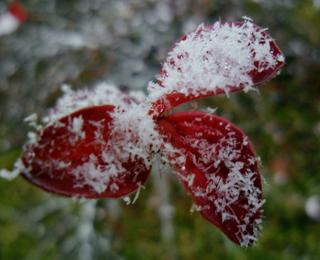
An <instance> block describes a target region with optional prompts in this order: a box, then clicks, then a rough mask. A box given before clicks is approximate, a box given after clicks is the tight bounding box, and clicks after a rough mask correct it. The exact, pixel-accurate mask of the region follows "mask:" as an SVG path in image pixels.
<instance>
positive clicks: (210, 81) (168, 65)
mask: <svg viewBox="0 0 320 260" xmlns="http://www.w3.org/2000/svg"><path fill="white" fill-rule="evenodd" d="M264 31H265V30H263V29H257V27H256V26H255V25H254V24H253V23H252V21H251V19H248V18H245V19H244V22H243V24H242V25H237V26H236V25H232V24H231V23H221V22H217V23H215V24H213V25H212V27H210V26H206V25H204V24H201V25H200V26H199V27H198V28H197V29H196V31H194V32H192V33H190V34H188V35H186V38H185V39H182V40H180V41H179V42H178V43H176V45H175V46H174V48H173V49H172V50H171V52H170V53H169V55H168V58H167V60H166V62H165V63H164V65H163V73H162V74H161V75H159V76H158V78H157V80H158V83H153V82H150V83H149V86H148V91H149V93H150V99H151V100H154V99H158V98H159V97H161V96H163V95H164V94H167V93H170V92H174V91H176V92H180V93H184V94H186V95H188V94H192V95H195V96H198V95H200V94H201V93H206V92H208V91H213V92H215V91H217V90H218V89H220V90H221V89H222V90H223V91H224V92H225V93H226V94H227V93H228V92H229V91H230V88H231V87H240V86H241V87H243V88H244V90H249V89H252V87H253V82H252V79H251V77H250V76H249V73H250V72H251V71H252V70H254V69H256V70H258V71H262V70H265V69H268V68H273V67H274V66H275V65H276V64H277V61H281V60H283V59H284V58H283V56H282V55H279V56H277V57H275V56H274V55H273V54H272V53H271V52H270V42H271V41H272V39H271V38H270V37H269V36H266V34H265V33H264ZM256 62H258V64H259V65H258V67H257V64H255V63H256ZM159 82H160V83H159Z"/></svg>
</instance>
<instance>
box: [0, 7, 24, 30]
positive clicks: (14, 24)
mask: <svg viewBox="0 0 320 260" xmlns="http://www.w3.org/2000/svg"><path fill="white" fill-rule="evenodd" d="M19 25H20V22H19V20H18V19H17V18H16V17H15V16H14V15H12V14H11V13H9V12H7V13H4V14H2V15H0V36H1V35H7V34H11V33H13V32H14V31H15V30H17V29H18V27H19Z"/></svg>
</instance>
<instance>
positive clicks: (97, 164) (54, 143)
mask: <svg viewBox="0 0 320 260" xmlns="http://www.w3.org/2000/svg"><path fill="white" fill-rule="evenodd" d="M114 110H115V107H114V106H110V105H105V106H93V107H88V108H85V109H82V110H79V111H77V112H74V113H72V114H70V115H67V116H65V117H63V118H61V119H59V120H58V121H56V122H54V123H51V124H50V125H48V126H47V127H45V128H44V129H43V130H42V131H41V133H40V134H39V136H38V138H37V139H36V140H34V142H31V143H29V144H27V145H26V148H25V152H24V153H23V155H22V161H23V163H24V165H25V168H26V170H25V171H24V172H23V173H22V174H23V176H24V177H25V178H26V179H27V180H29V181H30V182H31V183H33V184H35V185H37V186H39V187H40V188H42V189H45V190H47V191H50V192H53V193H57V194H61V195H65V196H72V197H86V198H100V197H112V198H113V197H120V196H124V195H127V194H128V193H130V192H132V191H134V190H136V189H138V188H139V187H140V186H141V185H142V184H143V183H144V182H145V180H146V178H147V177H148V175H149V172H150V166H149V167H147V166H146V165H145V164H144V160H143V158H140V157H138V156H132V157H129V156H127V157H125V159H123V158H124V157H123V155H121V153H123V151H121V150H120V151H119V150H117V148H118V147H117V145H116V144H115V143H114V139H116V136H115V135H114V134H113V133H112V128H113V121H114V118H113V117H112V115H113V112H114ZM116 134H117V135H118V136H119V135H121V134H122V133H121V132H120V131H118V132H117V133H116ZM127 144H128V143H127Z"/></svg>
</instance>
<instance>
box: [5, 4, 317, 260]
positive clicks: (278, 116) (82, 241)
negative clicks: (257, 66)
mask: <svg viewBox="0 0 320 260" xmlns="http://www.w3.org/2000/svg"><path fill="white" fill-rule="evenodd" d="M21 3H22V4H23V5H24V6H25V8H26V9H27V10H28V13H29V18H28V20H27V22H26V23H25V24H23V25H22V26H21V27H20V28H19V29H18V30H17V31H16V32H14V33H13V34H11V35H6V36H0V57H1V58H0V168H8V169H9V168H10V167H11V166H12V164H13V163H14V161H15V159H16V158H17V157H18V156H19V154H20V152H21V147H22V145H23V143H24V140H25V139H26V133H27V127H26V125H25V124H24V123H23V118H24V117H26V116H27V115H29V114H31V113H34V112H37V113H39V114H43V113H45V111H46V110H47V109H48V108H49V107H50V106H52V105H53V104H54V103H55V100H56V99H57V97H59V95H60V94H61V92H60V86H61V84H63V83H68V84H71V85H72V86H73V87H74V88H75V89H78V88H83V87H92V86H93V85H94V84H96V83H97V82H101V81H109V82H113V83H116V84H117V85H118V86H120V87H121V88H122V89H128V88H129V89H143V90H145V89H146V85H147V83H148V81H150V80H153V79H154V75H155V74H157V73H158V71H159V68H160V65H161V62H162V61H163V60H164V59H165V57H166V53H167V52H168V50H169V49H170V46H172V44H173V43H174V41H175V40H176V39H178V38H179V37H180V36H181V35H182V34H183V33H185V32H189V31H191V30H193V29H194V28H195V27H196V26H197V25H198V24H199V23H201V22H214V21H216V20H218V19H222V20H230V21H234V20H239V19H241V17H242V16H244V15H246V16H249V17H251V18H253V19H254V21H255V22H256V23H257V24H258V25H260V26H263V27H268V28H269V32H270V34H271V35H272V36H273V37H274V38H275V39H276V41H277V43H278V45H279V46H280V48H281V49H282V50H283V52H284V54H285V56H286V66H285V67H284V69H283V70H282V72H281V74H280V75H279V76H277V77H276V78H275V79H273V80H272V81H270V82H268V83H267V84H265V85H264V86H262V87H261V89H260V93H256V92H249V93H247V94H244V93H235V94H232V95H230V98H227V97H225V96H221V97H215V98H207V99H205V100H203V101H201V103H199V104H198V106H199V109H202V108H205V107H208V106H210V107H214V108H215V107H217V112H216V113H217V114H218V115H221V116H224V117H226V118H228V119H229V120H231V121H232V122H234V123H235V124H236V125H238V126H240V127H241V128H242V129H243V130H244V131H245V132H246V133H247V134H248V136H249V137H250V139H251V141H252V143H253V144H254V147H255V149H256V151H257V153H258V155H259V156H260V157H261V160H262V168H261V172H262V174H263V176H264V178H265V180H266V182H265V184H264V194H265V198H266V200H267V202H266V204H265V212H264V215H265V218H264V224H263V226H264V230H263V232H262V235H261V237H260V239H259V241H258V243H257V244H256V245H255V246H253V247H251V248H248V249H244V248H240V247H238V246H236V245H234V244H232V243H231V242H229V241H228V240H227V239H226V238H225V237H224V235H223V234H222V232H220V231H219V230H217V229H216V228H215V227H213V226H212V225H211V224H209V223H208V222H206V221H205V220H203V219H202V218H201V217H200V216H199V214H198V213H190V208H191V205H192V203H191V199H190V198H189V197H188V195H187V194H186V193H185V192H184V191H183V190H182V188H181V187H180V184H179V183H178V181H177V180H176V178H175V176H174V174H172V173H171V172H170V170H166V172H163V173H159V170H154V171H153V174H152V175H153V176H152V178H150V179H149V181H148V182H147V183H146V188H145V189H143V190H142V191H141V194H140V198H139V199H138V201H137V202H136V203H135V204H133V205H129V206H127V205H126V203H125V202H124V201H116V200H98V201H89V202H86V201H74V200H68V199H64V198H60V197H57V196H55V195H51V194H47V193H45V192H43V191H42V190H39V189H37V188H35V187H33V186H32V185H30V184H29V183H27V182H26V181H24V180H23V179H22V178H17V179H15V180H13V181H12V182H8V181H6V180H2V179H0V259H30V260H33V259H66V258H67V257H69V258H70V259H320V202H319V199H317V198H319V196H320V152H319V151H320V102H319V101H320V1H319V0H313V1H312V0H306V1H301V0H300V1H298V0H284V1H276V0H251V1H248V0H246V1H237V0H227V1H218V0H217V1H214V0H200V1H192V0H173V1H170V0H163V1H162V0H158V1H156V0H139V1H138V0H133V1H125V0H119V1H117V0H109V1H108V0H78V1H76V0H70V1H63V0H24V1H21ZM7 4H8V2H7V1H1V2H0V12H1V13H4V12H5V10H6V6H7ZM310 198H313V203H311V202H310V201H312V199H311V200H310ZM308 201H309V204H308V210H307V211H306V209H305V208H306V205H307V202H308ZM310 211H312V212H313V214H311V213H312V212H311V213H310Z"/></svg>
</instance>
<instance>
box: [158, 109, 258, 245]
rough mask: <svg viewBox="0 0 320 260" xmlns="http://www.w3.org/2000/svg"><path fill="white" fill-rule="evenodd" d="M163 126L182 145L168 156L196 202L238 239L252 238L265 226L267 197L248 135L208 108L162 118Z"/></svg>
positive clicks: (175, 144)
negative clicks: (263, 210) (211, 112)
mask: <svg viewBox="0 0 320 260" xmlns="http://www.w3.org/2000/svg"><path fill="white" fill-rule="evenodd" d="M159 129H160V131H161V133H162V134H163V136H164V137H165V139H166V141H167V142H168V143H169V144H170V145H172V146H173V147H174V148H176V149H177V150H178V151H179V152H177V151H174V152H169V153H167V154H166V156H168V157H169V158H170V163H171V164H172V165H173V166H174V167H175V168H176V170H177V171H178V174H179V176H180V178H181V180H182V183H183V185H184V186H185V188H186V189H187V190H188V191H189V192H190V193H191V195H192V197H193V200H194V203H195V208H196V209H197V210H199V211H200V213H201V215H202V216H203V217H204V218H206V219H207V220H209V221H210V222H211V223H213V224H214V225H216V226H217V227H218V228H220V229H221V230H222V231H223V232H224V233H225V234H226V235H227V236H228V237H229V238H230V239H231V240H232V241H234V242H235V243H237V244H241V245H243V246H248V245H250V244H252V243H253V242H254V241H255V240H256V239H257V235H258V233H259V231H260V223H261V212H262V210H261V207H262V205H263V200H262V189H261V178H260V175H259V170H258V163H257V158H256V156H255V153H254V151H253V148H252V147H251V145H250V143H249V141H248V137H247V136H246V135H245V134H244V133H243V132H242V131H241V130H239V129H238V128H237V127H235V126H234V125H233V124H231V123H230V122H228V121H227V120H225V119H222V118H220V117H217V116H215V115H212V114H207V113H204V112H180V113H175V114H173V115H170V116H168V117H166V118H165V119H163V120H161V121H160V122H159ZM183 157H184V158H183Z"/></svg>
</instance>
